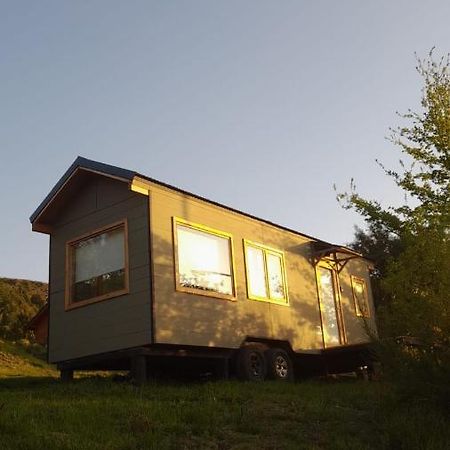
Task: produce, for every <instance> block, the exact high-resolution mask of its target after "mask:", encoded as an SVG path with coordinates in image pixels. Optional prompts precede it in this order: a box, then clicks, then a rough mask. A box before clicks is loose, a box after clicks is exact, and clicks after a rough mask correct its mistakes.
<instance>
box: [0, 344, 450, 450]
mask: <svg viewBox="0 0 450 450" xmlns="http://www.w3.org/2000/svg"><path fill="white" fill-rule="evenodd" d="M13 350H14V349H13V348H10V351H13ZM3 352H4V353H5V348H3ZM34 369H35V370H37V371H39V370H40V369H39V368H36V367H34ZM41 369H42V370H49V371H50V375H54V374H55V372H54V371H53V369H51V368H49V367H42V368H41ZM24 374H26V370H25V371H24ZM15 375H17V374H15ZM30 375H31V374H28V376H23V377H19V376H8V374H6V375H5V374H3V376H2V377H1V378H0V448H1V449H33V450H34V449H46V450H47V449H53V448H55V449H102V450H103V449H141V448H142V449H147V448H148V449H152V448H153V449H302V448H304V449H365V448H368V449H369V448H373V449H378V448H381V449H384V448H385V449H446V448H448V443H449V442H450V433H449V426H448V425H449V422H448V417H446V415H445V409H444V406H445V405H443V404H439V403H437V402H436V400H434V401H432V400H430V399H429V398H424V397H422V396H420V395H417V396H414V395H411V393H408V394H406V393H405V392H403V391H402V390H400V389H399V388H398V387H396V386H394V385H391V384H388V383H385V382H373V383H367V382H363V381H358V380H356V379H350V378H349V379H340V380H322V381H308V382H303V383H291V384H283V383H271V382H265V383H260V384H258V383H256V384H253V383H241V382H236V381H217V382H191V383H181V382H178V383H175V382H167V381H165V382H164V381H153V382H149V383H148V384H146V385H145V386H144V387H135V386H133V385H131V384H130V383H128V382H125V381H114V380H113V379H111V378H98V377H91V378H82V379H76V380H75V381H73V382H72V383H68V384H64V383H61V382H59V381H58V380H57V379H55V378H52V377H51V376H50V377H49V376H48V374H47V377H45V376H44V375H46V374H45V373H41V374H40V375H41V376H36V372H34V376H30Z"/></svg>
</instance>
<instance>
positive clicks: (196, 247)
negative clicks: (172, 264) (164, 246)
mask: <svg viewBox="0 0 450 450" xmlns="http://www.w3.org/2000/svg"><path fill="white" fill-rule="evenodd" d="M177 238H178V273H179V279H180V284H181V286H184V287H191V288H196V289H203V290H207V291H213V292H219V293H221V294H228V295H233V286H232V275H231V255H230V239H229V238H227V237H222V236H216V235H214V234H211V233H207V232H204V231H200V230H195V229H193V228H190V227H186V226H183V225H179V224H178V225H177Z"/></svg>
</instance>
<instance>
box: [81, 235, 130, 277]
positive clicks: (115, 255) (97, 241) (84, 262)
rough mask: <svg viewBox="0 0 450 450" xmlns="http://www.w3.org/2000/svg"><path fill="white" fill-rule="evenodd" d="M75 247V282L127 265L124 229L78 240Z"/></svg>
mask: <svg viewBox="0 0 450 450" xmlns="http://www.w3.org/2000/svg"><path fill="white" fill-rule="evenodd" d="M74 249H75V282H78V281H83V280H89V279H90V278H94V277H97V276H99V275H103V274H106V273H110V272H115V271H116V270H119V269H123V268H124V267H125V251H124V231H123V229H117V230H112V231H109V232H107V233H103V234H100V235H98V236H95V237H92V238H90V239H86V240H84V241H81V242H78V243H77V244H75V246H74Z"/></svg>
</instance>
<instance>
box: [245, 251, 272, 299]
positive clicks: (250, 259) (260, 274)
mask: <svg viewBox="0 0 450 450" xmlns="http://www.w3.org/2000/svg"><path fill="white" fill-rule="evenodd" d="M245 258H246V259H245V262H246V264H247V273H248V280H247V283H248V288H249V293H250V295H253V296H255V297H262V298H267V297H268V296H267V287H266V276H265V273H264V255H263V251H262V250H261V249H259V248H254V247H250V246H247V247H246V254H245Z"/></svg>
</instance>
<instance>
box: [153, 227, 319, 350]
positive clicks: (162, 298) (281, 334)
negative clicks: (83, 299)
mask: <svg viewBox="0 0 450 450" xmlns="http://www.w3.org/2000/svg"><path fill="white" fill-rule="evenodd" d="M267 245H270V243H268V244H267ZM274 246H275V245H274ZM235 247H236V248H235V252H237V251H241V250H239V249H238V246H237V245H236V246H235ZM152 248H153V253H154V258H155V259H154V264H155V266H157V270H156V272H157V273H156V275H155V280H154V283H155V290H157V292H156V296H157V298H156V302H157V304H156V305H155V306H154V308H155V309H156V315H155V322H154V323H155V328H156V329H157V336H158V341H163V342H170V343H178V344H183V343H186V342H188V343H190V344H191V345H208V346H219V347H220V346H223V347H237V346H239V345H240V343H241V342H242V341H243V340H244V339H245V338H246V337H248V336H251V337H254V338H274V339H282V340H288V341H290V342H309V341H311V340H312V339H315V340H316V341H320V346H321V340H322V335H321V329H320V312H319V306H318V299H317V288H316V281H315V275H314V268H312V267H311V266H310V264H309V263H307V262H305V264H301V261H299V258H298V257H297V258H289V253H292V254H296V255H300V256H301V257H302V258H303V257H306V256H305V255H307V254H308V252H309V244H307V243H305V244H303V245H301V246H296V247H292V248H290V249H289V250H288V251H287V252H286V253H287V254H286V264H287V265H289V271H290V272H292V271H296V272H297V275H298V278H299V279H301V280H302V283H303V286H302V289H301V292H306V293H307V297H310V298H301V297H297V296H295V295H292V294H291V295H290V306H289V307H286V306H280V305H275V304H272V303H268V302H257V301H253V300H249V299H248V298H247V293H246V284H245V267H241V266H242V264H238V266H237V267H236V268H235V276H236V281H237V282H236V285H237V301H230V300H223V299H219V298H214V297H207V296H200V295H195V294H185V293H178V292H176V290H175V274H174V262H173V255H174V249H173V243H172V241H169V240H166V239H163V238H161V237H160V236H158V235H157V234H156V233H154V234H153V242H152ZM288 286H289V282H288ZM292 291H293V290H292ZM318 327H319V328H318ZM311 336H313V337H311ZM297 347H298V346H297ZM306 347H307V345H306V346H305V348H306Z"/></svg>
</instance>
